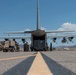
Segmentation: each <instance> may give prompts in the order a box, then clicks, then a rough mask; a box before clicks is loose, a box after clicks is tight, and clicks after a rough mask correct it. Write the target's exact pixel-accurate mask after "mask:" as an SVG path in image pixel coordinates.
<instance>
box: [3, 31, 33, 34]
mask: <svg viewBox="0 0 76 75" xmlns="http://www.w3.org/2000/svg"><path fill="white" fill-rule="evenodd" d="M32 32H33V31H14V32H5V33H4V34H25V33H32Z"/></svg>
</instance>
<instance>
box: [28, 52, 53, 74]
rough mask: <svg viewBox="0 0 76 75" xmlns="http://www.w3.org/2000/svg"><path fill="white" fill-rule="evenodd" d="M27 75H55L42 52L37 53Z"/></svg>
mask: <svg viewBox="0 0 76 75" xmlns="http://www.w3.org/2000/svg"><path fill="white" fill-rule="evenodd" d="M27 75H53V74H52V72H51V71H50V69H49V68H48V66H47V64H46V63H45V61H44V59H43V57H42V55H41V53H40V52H38V53H37V55H36V57H35V59H34V61H33V64H32V66H31V68H30V69H29V71H28V73H27Z"/></svg>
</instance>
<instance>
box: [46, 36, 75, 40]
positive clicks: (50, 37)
mask: <svg viewBox="0 0 76 75" xmlns="http://www.w3.org/2000/svg"><path fill="white" fill-rule="evenodd" d="M63 37H66V38H68V37H73V38H76V35H52V36H51V35H49V36H47V39H48V38H49V39H52V38H63Z"/></svg>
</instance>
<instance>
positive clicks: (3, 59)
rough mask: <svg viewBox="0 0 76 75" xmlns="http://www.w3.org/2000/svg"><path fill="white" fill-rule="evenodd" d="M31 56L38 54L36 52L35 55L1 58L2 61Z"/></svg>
mask: <svg viewBox="0 0 76 75" xmlns="http://www.w3.org/2000/svg"><path fill="white" fill-rule="evenodd" d="M30 56H36V54H34V55H27V56H17V57H11V58H2V59H0V61H5V60H14V59H21V58H26V57H30Z"/></svg>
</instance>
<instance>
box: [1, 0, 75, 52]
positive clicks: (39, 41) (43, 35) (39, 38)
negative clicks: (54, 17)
mask: <svg viewBox="0 0 76 75" xmlns="http://www.w3.org/2000/svg"><path fill="white" fill-rule="evenodd" d="M63 32H74V31H58V30H52V31H45V30H41V29H40V15H39V0H37V29H36V30H33V31H17V32H6V33H5V34H31V36H30V37H27V36H6V37H0V38H4V39H14V40H15V39H22V41H23V42H25V39H28V38H31V47H30V48H31V51H46V50H47V48H48V46H47V38H51V39H53V42H56V39H57V38H58V37H61V38H63V40H62V43H66V42H67V40H66V37H68V39H69V41H70V42H72V39H73V38H74V36H66V35H65V36H56V35H53V36H48V35H47V34H48V33H63ZM50 50H52V44H51V45H50Z"/></svg>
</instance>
